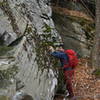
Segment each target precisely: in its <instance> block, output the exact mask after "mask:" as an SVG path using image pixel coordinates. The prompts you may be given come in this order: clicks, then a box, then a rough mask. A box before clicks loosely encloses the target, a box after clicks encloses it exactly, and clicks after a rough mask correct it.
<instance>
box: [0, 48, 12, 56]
mask: <svg viewBox="0 0 100 100" xmlns="http://www.w3.org/2000/svg"><path fill="white" fill-rule="evenodd" d="M12 49H13V48H12V47H8V46H0V56H3V55H6V54H7V52H8V51H10V50H12Z"/></svg>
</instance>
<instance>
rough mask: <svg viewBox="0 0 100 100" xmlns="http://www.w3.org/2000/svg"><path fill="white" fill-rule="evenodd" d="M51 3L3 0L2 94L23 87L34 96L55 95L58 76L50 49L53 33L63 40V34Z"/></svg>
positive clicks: (41, 98)
mask: <svg viewBox="0 0 100 100" xmlns="http://www.w3.org/2000/svg"><path fill="white" fill-rule="evenodd" d="M48 3H49V0H0V51H2V52H0V53H1V54H0V60H1V62H0V72H1V73H0V95H2V96H4V97H5V96H7V97H12V96H13V95H14V94H16V91H23V92H24V93H26V94H28V95H30V96H32V98H33V100H52V99H53V95H54V92H55V87H56V85H57V79H56V77H55V74H56V73H55V72H54V71H53V70H52V68H51V67H52V66H53V63H51V62H50V59H49V57H48V56H49V55H48V52H46V51H47V46H48V45H49V44H50V43H51V41H52V37H56V38H58V40H60V36H59V35H58V34H57V31H56V30H55V27H54V23H53V21H52V19H51V15H52V11H51V8H50V6H48ZM3 83H5V84H3ZM2 96H1V98H2ZM7 100H8V99H7Z"/></svg>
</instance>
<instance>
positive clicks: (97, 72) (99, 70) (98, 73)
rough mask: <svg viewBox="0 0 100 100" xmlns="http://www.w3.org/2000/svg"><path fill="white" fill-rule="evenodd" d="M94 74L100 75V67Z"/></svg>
mask: <svg viewBox="0 0 100 100" xmlns="http://www.w3.org/2000/svg"><path fill="white" fill-rule="evenodd" d="M93 74H94V75H95V76H97V77H100V69H96V70H95V71H94V72H93Z"/></svg>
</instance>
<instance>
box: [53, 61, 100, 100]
mask: <svg viewBox="0 0 100 100" xmlns="http://www.w3.org/2000/svg"><path fill="white" fill-rule="evenodd" d="M92 72H93V68H92V67H89V66H87V60H85V59H82V60H81V61H80V63H79V65H78V66H77V67H76V69H75V76H74V80H73V90H74V93H75V96H76V100H100V78H96V77H95V76H94V75H92ZM54 100H64V96H56V98H55V99H54ZM65 100H71V99H65Z"/></svg>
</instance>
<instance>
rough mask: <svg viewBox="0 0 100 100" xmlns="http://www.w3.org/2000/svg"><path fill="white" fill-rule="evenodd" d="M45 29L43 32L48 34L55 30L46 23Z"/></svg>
mask: <svg viewBox="0 0 100 100" xmlns="http://www.w3.org/2000/svg"><path fill="white" fill-rule="evenodd" d="M43 28H45V29H44V30H43V32H45V33H46V32H47V33H50V32H51V30H52V29H53V28H51V27H50V26H49V25H47V24H46V23H45V25H44V26H43Z"/></svg>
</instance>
